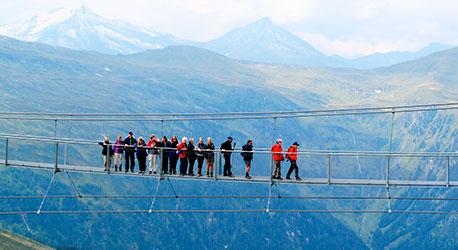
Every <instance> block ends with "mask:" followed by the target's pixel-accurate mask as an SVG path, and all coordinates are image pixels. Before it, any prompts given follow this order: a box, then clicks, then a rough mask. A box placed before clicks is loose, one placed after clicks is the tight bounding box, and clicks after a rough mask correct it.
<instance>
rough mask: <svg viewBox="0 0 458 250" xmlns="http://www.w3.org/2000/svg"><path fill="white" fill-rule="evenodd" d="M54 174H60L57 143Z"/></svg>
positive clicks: (57, 143)
mask: <svg viewBox="0 0 458 250" xmlns="http://www.w3.org/2000/svg"><path fill="white" fill-rule="evenodd" d="M54 164H55V165H54V173H57V172H60V170H59V142H56V154H55V161H54Z"/></svg>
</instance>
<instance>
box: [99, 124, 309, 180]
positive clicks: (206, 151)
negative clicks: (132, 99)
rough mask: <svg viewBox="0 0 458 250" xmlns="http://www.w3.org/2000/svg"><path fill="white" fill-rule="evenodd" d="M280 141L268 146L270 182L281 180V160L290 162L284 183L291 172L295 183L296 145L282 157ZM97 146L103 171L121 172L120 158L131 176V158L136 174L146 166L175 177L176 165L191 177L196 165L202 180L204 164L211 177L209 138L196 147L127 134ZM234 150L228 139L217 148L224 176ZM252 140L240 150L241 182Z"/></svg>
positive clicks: (192, 143)
mask: <svg viewBox="0 0 458 250" xmlns="http://www.w3.org/2000/svg"><path fill="white" fill-rule="evenodd" d="M282 143H283V142H282V140H281V139H277V141H276V144H275V145H274V146H272V157H273V161H274V163H275V170H274V173H273V176H272V178H273V179H279V180H281V179H282V177H281V162H282V161H284V160H285V158H286V159H287V160H288V161H290V162H291V165H290V168H289V170H288V173H287V175H286V179H291V177H290V176H291V174H292V172H293V171H294V173H295V177H296V180H301V178H300V177H299V173H298V172H299V169H298V166H297V163H296V161H297V148H298V146H299V144H298V143H297V142H295V143H293V145H292V146H290V147H289V148H288V150H287V152H286V153H285V152H284V151H283V148H282ZM99 145H101V146H103V149H102V155H103V161H104V167H105V171H110V170H111V165H112V164H111V163H113V165H114V170H115V171H123V168H122V162H123V156H124V172H125V173H127V172H129V171H130V172H132V173H133V172H134V169H135V158H137V161H138V165H139V171H138V173H139V174H145V173H146V168H147V165H148V170H149V174H150V175H151V174H158V172H159V171H161V173H162V174H170V175H176V174H177V170H176V168H177V164H178V161H179V162H180V168H179V174H180V175H182V176H185V175H189V176H195V174H194V165H195V163H196V162H197V177H200V176H202V175H203V174H202V170H203V167H204V162H205V161H206V163H207V164H206V168H205V169H206V175H207V177H210V178H211V177H213V176H214V163H215V149H216V147H215V144H214V143H213V140H212V138H211V137H208V138H207V143H204V139H203V138H202V137H200V138H199V140H198V141H197V143H196V142H195V141H194V138H189V139H188V138H187V137H183V138H182V139H181V141H178V138H177V137H176V136H172V138H171V139H170V140H169V139H168V138H167V137H166V136H163V137H162V138H161V139H159V138H158V137H156V136H155V135H154V134H153V135H151V137H150V139H149V141H148V142H147V141H146V140H145V139H144V138H143V137H139V138H138V139H136V138H135V137H134V134H133V133H132V132H129V133H128V135H127V137H126V138H123V137H122V136H121V135H118V137H117V139H116V141H115V142H114V143H111V142H110V140H109V138H108V137H105V138H104V140H103V141H102V142H100V143H99ZM234 149H235V143H233V138H232V137H230V136H229V137H228V138H227V140H226V141H225V142H224V143H222V144H221V147H220V150H221V154H222V156H223V158H224V168H223V169H224V172H223V175H224V176H229V177H233V176H234V175H233V173H232V170H231V169H232V162H231V156H232V153H233V151H234ZM253 153H254V149H253V140H251V139H250V140H248V141H247V142H246V144H245V145H243V146H242V151H241V153H240V154H241V157H242V158H243V161H244V162H245V178H246V179H251V176H250V170H251V163H252V161H253ZM159 157H160V159H161V169H160V170H159Z"/></svg>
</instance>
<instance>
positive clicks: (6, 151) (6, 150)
mask: <svg viewBox="0 0 458 250" xmlns="http://www.w3.org/2000/svg"><path fill="white" fill-rule="evenodd" d="M8 141H9V139H8V138H6V140H5V166H8Z"/></svg>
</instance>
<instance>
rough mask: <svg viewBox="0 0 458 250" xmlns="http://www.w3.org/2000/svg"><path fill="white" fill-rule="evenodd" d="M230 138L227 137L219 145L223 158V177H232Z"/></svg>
mask: <svg viewBox="0 0 458 250" xmlns="http://www.w3.org/2000/svg"><path fill="white" fill-rule="evenodd" d="M232 151H233V148H232V137H230V136H229V137H228V138H227V140H226V141H225V142H224V143H223V144H221V152H222V153H223V156H224V174H223V175H224V176H229V177H234V175H232V171H231V155H232Z"/></svg>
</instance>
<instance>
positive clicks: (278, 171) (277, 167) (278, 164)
mask: <svg viewBox="0 0 458 250" xmlns="http://www.w3.org/2000/svg"><path fill="white" fill-rule="evenodd" d="M274 164H275V169H274V174H273V177H276V178H279V177H281V161H274Z"/></svg>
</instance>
